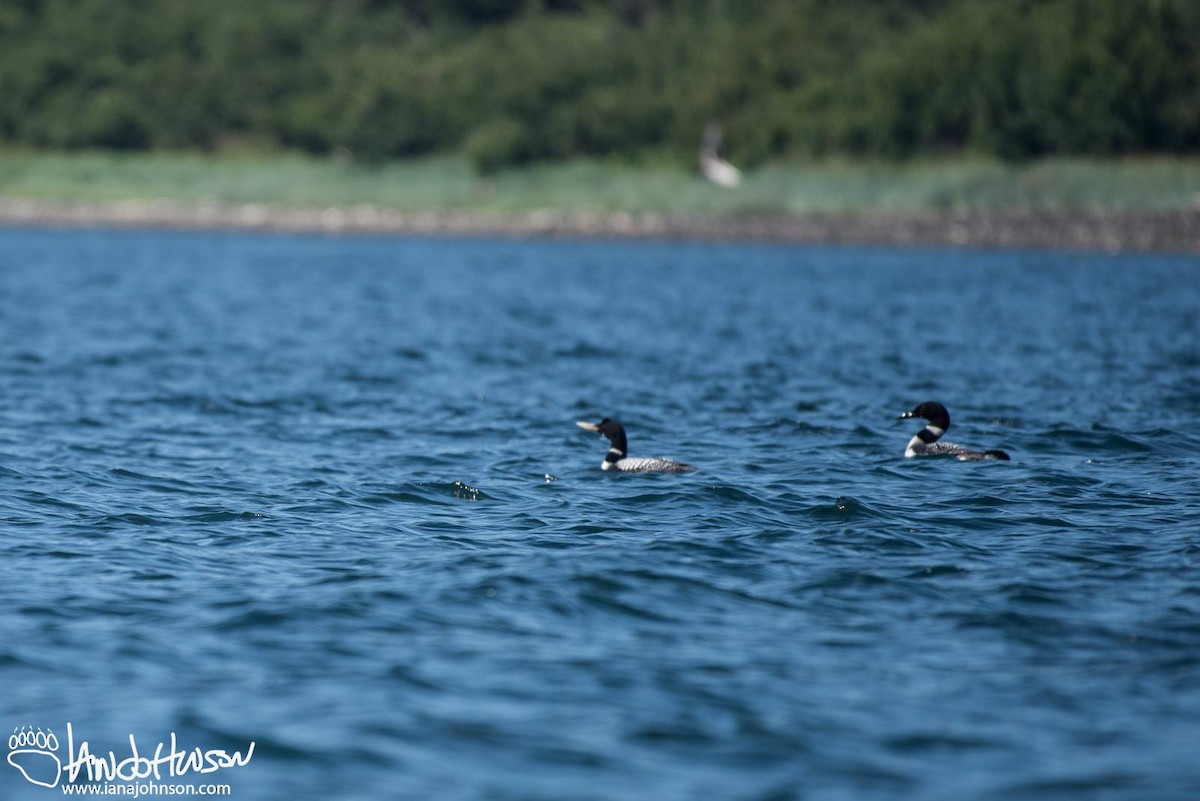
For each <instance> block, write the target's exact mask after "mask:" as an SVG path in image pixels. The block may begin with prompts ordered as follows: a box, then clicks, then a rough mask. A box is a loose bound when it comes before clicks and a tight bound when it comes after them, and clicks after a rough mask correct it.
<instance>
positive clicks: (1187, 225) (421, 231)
mask: <svg viewBox="0 0 1200 801" xmlns="http://www.w3.org/2000/svg"><path fill="white" fill-rule="evenodd" d="M0 225H5V226H38V227H57V228H157V229H168V230H240V231H266V232H313V233H324V234H330V235H359V234H362V235H367V234H374V235H415V236H501V237H514V238H609V237H611V238H635V239H638V238H640V239H678V240H688V241H759V242H778V243H795V244H856V245H879V246H902V247H917V246H929V247H982V248H1051V249H1070V250H1100V251H1109V252H1118V251H1166V252H1181V253H1200V209H1186V210H1177V211H1161V212H1147V211H1050V212H1047V211H1004V212H975V211H964V212H958V211H945V212H943V211H928V212H904V213H901V212H877V213H876V212H869V213H844V214H816V215H806V216H778V215H777V216H763V217H743V216H728V217H708V218H696V217H678V218H677V217H671V216H658V215H636V214H624V213H558V212H554V211H549V210H545V211H529V212H517V213H499V212H488V211H424V212H404V211H397V210H394V209H386V208H376V207H373V206H348V207H331V208H322V209H292V208H277V207H272V206H267V205H261V204H246V205H226V204H216V203H181V202H178V201H167V200H122V201H103V202H89V201H43V200H30V199H23V198H4V197H0Z"/></svg>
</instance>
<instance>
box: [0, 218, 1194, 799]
mask: <svg viewBox="0 0 1200 801" xmlns="http://www.w3.org/2000/svg"><path fill="white" fill-rule="evenodd" d="M1198 301H1200V263H1197V262H1196V260H1195V259H1189V258H1182V257H1162V256H1101V255H1077V254H1050V253H1034V252H1016V253H1003V254H998V253H984V252H970V251H963V252H954V251H947V252H935V251H921V250H911V251H884V250H867V249H815V248H774V247H753V246H721V247H704V246H698V245H686V246H685V245H670V244H646V243H639V244H601V243H520V242H503V241H468V242H463V241H420V240H384V239H378V240H373V239H325V238H317V237H300V236H297V237H282V236H280V237H277V236H247V235H208V234H206V235H180V234H162V233H133V232H127V233H96V232H63V231H56V232H42V231H19V230H9V231H4V232H0V379H2V384H0V386H3V399H4V401H3V404H2V405H0V604H2V605H0V633H2V635H3V636H2V637H0V684H2V686H4V687H5V688H7V689H6V691H5V692H4V693H3V696H2V698H3V702H2V703H0V725H7V726H10V727H18V726H21V725H34V726H42V727H50V728H53V729H54V730H55V731H56V732H58V733H59V734H62V732H63V731H64V728H63V727H64V726H65V724H66V722H68V721H70V722H71V723H72V725H73V729H74V731H75V732H76V737H79V736H86V737H87V739H88V740H90V741H91V743H92V744H93V748H94V749H102V750H108V749H113V750H115V751H121V750H125V751H126V752H127V751H128V747H127V741H128V737H129V734H131V733H133V734H136V735H137V737H138V740H139V742H147V743H150V744H154V743H157V742H159V741H161V740H165V739H166V738H167V737H168V735H169V733H170V732H172V731H174V732H177V733H178V735H179V738H180V740H181V742H182V743H184V744H185V745H187V746H189V747H190V746H200V747H202V748H206V749H208V748H225V749H228V750H234V749H237V748H244V747H245V745H246V744H247V743H248V742H250V741H254V742H255V744H256V751H255V754H254V757H253V761H252V762H251V763H250V764H249V765H247V766H245V767H243V768H239V769H236V770H230V771H226V772H222V773H220V774H218V775H219V777H220V780H221V781H227V782H228V783H229V784H230V785H231V786H232V788H233V791H234V795H233V797H234V798H237V799H276V798H296V799H314V801H315V800H316V799H322V800H323V799H333V798H336V799H383V798H420V799H428V798H437V799H627V798H647V799H650V798H653V799H681V801H682V800H683V799H697V798H731V799H732V798H736V799H763V800H764V801H765V800H766V799H786V798H805V799H847V800H848V801H849V800H851V799H853V800H854V801H861V800H862V799H876V798H877V799H966V798H979V799H1007V798H1021V799H1029V798H1056V799H1058V798H1063V799H1128V798H1154V799H1181V800H1182V799H1195V798H1196V797H1198V796H1200V760H1198V759H1197V757H1196V754H1197V753H1198V750H1197V749H1198V748H1200V487H1198V485H1197V481H1196V476H1197V475H1198V472H1200V471H1198V468H1200V424H1198V411H1200V349H1198V345H1197V342H1198V339H1197V335H1198V334H1200V302H1198ZM929 399H938V400H941V401H942V402H944V403H945V404H946V405H947V406H948V407H949V408H950V412H951V414H952V416H953V420H954V425H953V428H952V430H951V432H950V434H949V435H948V439H953V440H954V441H956V442H960V443H962V444H965V445H969V446H974V447H979V448H1004V449H1005V450H1008V451H1009V452H1010V453H1011V454H1012V456H1013V461H1012V462H1010V463H984V464H978V463H976V464H970V463H958V462H953V461H949V462H947V461H928V460H925V461H922V460H905V459H903V458H901V454H902V453H903V450H904V445H905V443H906V441H907V440H908V438H909V437H910V436H911V435H912V433H913V431H914V429H915V428H916V426H915V425H914V424H913V422H912V421H897V420H895V417H896V415H897V414H898V413H899V412H900V411H902V410H904V409H907V408H911V407H912V406H913V405H914V404H916V403H918V402H920V401H924V400H929ZM604 416H611V417H617V418H619V419H621V420H622V421H623V422H624V423H625V425H626V428H627V430H628V432H629V437H630V445H631V452H633V453H634V454H635V455H637V454H640V455H647V456H650V455H654V456H670V457H674V458H677V459H682V460H684V461H687V462H691V463H692V464H695V465H697V466H698V467H699V468H700V469H699V470H698V471H697V472H695V473H692V474H687V475H643V476H614V475H609V474H605V473H602V472H601V471H600V470H599V469H598V466H599V464H600V461H601V459H602V458H603V455H604V451H605V449H606V447H607V443H605V442H604V441H603V440H601V439H599V438H598V437H595V436H594V435H590V434H587V433H586V432H583V431H581V430H580V429H578V428H576V427H575V426H574V425H573V422H574V421H575V420H577V419H590V420H593V421H595V420H599V419H600V418H601V417H604ZM0 788H2V789H0V794H2V795H3V797H5V798H16V799H25V798H30V799H36V798H49V797H51V795H50V794H53V793H58V792H60V791H58V790H53V791H52V790H47V789H43V788H40V787H35V786H33V785H31V784H29V783H27V782H26V781H25V780H24V779H23V778H22V777H21V776H20V774H19V773H18V772H17V771H16V770H14V769H12V768H11V767H9V766H6V765H3V764H0Z"/></svg>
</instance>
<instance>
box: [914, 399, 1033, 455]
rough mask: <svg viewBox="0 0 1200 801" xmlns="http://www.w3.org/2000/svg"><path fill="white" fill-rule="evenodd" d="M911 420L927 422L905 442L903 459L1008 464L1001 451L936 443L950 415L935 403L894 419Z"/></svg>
mask: <svg viewBox="0 0 1200 801" xmlns="http://www.w3.org/2000/svg"><path fill="white" fill-rule="evenodd" d="M910 417H920V418H923V419H925V420H928V421H929V422H928V423H927V424H926V425H925V427H924V428H922V429H921V430H920V431H918V432H917V433H916V434H915V435H914V436H913V438H912V439H910V440H909V441H908V448H906V449H905V451H904V455H905V456H953V457H954V458H955V459H958V460H959V461H961V462H982V461H985V460H1000V461H1005V462H1007V461H1009V458H1008V454H1007V453H1005V452H1004V451H973V450H971V449H970V448H964V447H963V446H961V445H955V444H954V443H953V442H938V440H939V439H941V438H942V435H943V434H945V433H946V431H947V430H948V429H949V428H950V412H948V411H946V407H945V406H943V405H942V404H940V403H938V402H937V401H925V402H924V403H922V404H920V405H919V406H917V408H915V409H913V410H912V411H911V412H905V413H904V414H902V415H900V417H899V418H897V419H899V420H907V419H909V418H910Z"/></svg>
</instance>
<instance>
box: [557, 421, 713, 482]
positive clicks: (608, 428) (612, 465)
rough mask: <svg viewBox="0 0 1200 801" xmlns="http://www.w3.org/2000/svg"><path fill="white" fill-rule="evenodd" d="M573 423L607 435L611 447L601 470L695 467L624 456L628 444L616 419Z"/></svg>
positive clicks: (678, 470)
mask: <svg viewBox="0 0 1200 801" xmlns="http://www.w3.org/2000/svg"><path fill="white" fill-rule="evenodd" d="M575 425H577V426H579V427H580V428H584V429H587V430H588V431H596V432H599V433H601V434H603V435H604V436H606V437H608V441H609V442H610V443H611V445H612V447H610V448H609V449H608V455H606V456H605V457H604V461H603V462H601V464H600V469H601V470H619V471H620V472H622V473H687V472H690V471H692V470H695V469H696V468H694V467H692V466H691V465H690V464H684V463H683V462H677V461H675V460H674V459H662V458H658V457H653V456H651V457H637V458H631V457H629V456H626V455H625V454H627V453H628V452H629V445H628V444H627V443H626V441H625V429H624V428H623V427H622V426H621V424H620V423H618V422H617V421H616V420H609V419H608V418H607V417H605V418H604V419H603V420H601V421H600V422H599V423H585V422H584V421H582V420H580V421H578V422H576V423H575Z"/></svg>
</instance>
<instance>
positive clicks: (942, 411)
mask: <svg viewBox="0 0 1200 801" xmlns="http://www.w3.org/2000/svg"><path fill="white" fill-rule="evenodd" d="M910 417H920V418H923V419H925V420H928V421H929V424H930V425H932V426H936V427H937V428H940V429H941V430H942V433H943V434H944V433H945V432H946V430H947V429H949V428H950V412H948V411H946V407H945V406H943V405H942V404H940V403H938V402H937V401H925V402H924V403H922V404H919V405H918V406H917V407H916V408H915V409H913V410H912V411H911V412H905V413H904V414H902V415H900V417H898V418H897V419H898V420H907V419H909V418H910Z"/></svg>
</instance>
